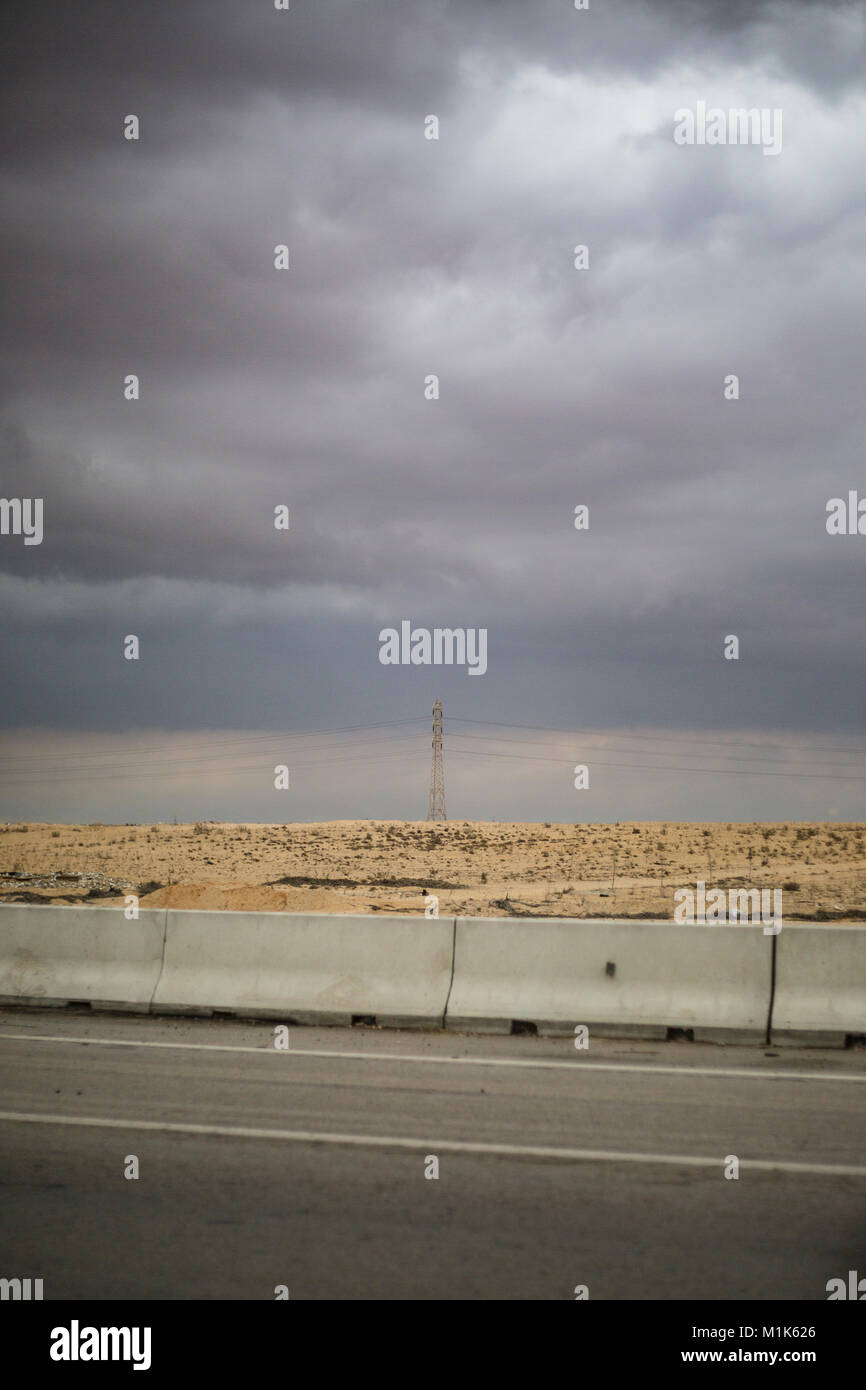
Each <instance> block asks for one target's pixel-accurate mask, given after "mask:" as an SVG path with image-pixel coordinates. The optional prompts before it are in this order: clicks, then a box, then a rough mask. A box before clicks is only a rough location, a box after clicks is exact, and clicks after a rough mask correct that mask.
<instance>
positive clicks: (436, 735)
mask: <svg viewBox="0 0 866 1390" xmlns="http://www.w3.org/2000/svg"><path fill="white" fill-rule="evenodd" d="M427 819H428V820H447V819H448V817H447V816H446V814H445V765H444V763H443V761H442V701H441V700H437V701H436V702H435V704H434V705H433V763H432V765H431V768H430V800H429V801H428V803H427Z"/></svg>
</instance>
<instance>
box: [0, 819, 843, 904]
mask: <svg viewBox="0 0 866 1390" xmlns="http://www.w3.org/2000/svg"><path fill="white" fill-rule="evenodd" d="M864 847H866V826H864V825H861V824H854V825H837V824H818V825H805V824H792V825H786V824H775V825H757V824H746V825H729V824H709V823H708V824H705V825H700V824H673V823H652V822H643V823H641V824H622V825H549V824H545V825H532V824H502V823H499V822H478V821H449V822H447V823H431V822H425V821H414V822H411V821H328V822H325V823H322V824H318V825H316V824H295V825H230V824H198V825H120V826H117V825H114V826H111V825H0V901H2V902H12V901H19V902H21V901H24V902H36V901H43V900H44V901H52V902H75V901H80V900H81V899H82V898H86V899H87V900H89V901H92V902H94V903H100V902H101V903H108V902H115V903H116V902H118V901H122V897H123V894H124V893H125V892H137V893H138V894H139V895H140V898H141V902H142V905H143V906H148V907H164V906H171V907H196V908H223V909H235V910H236V911H274V912H305V911H310V912H313V911H315V912H404V913H405V912H408V913H418V914H423V911H424V890H425V889H426V890H428V891H429V892H431V893H435V894H436V896H437V897H438V899H439V913H440V915H441V916H454V915H463V916H485V917H497V916H508V915H516V916H531V915H537V916H551V917H605V916H611V917H630V916H633V917H639V916H643V917H658V918H670V917H672V915H673V908H674V898H673V894H674V890H675V889H676V888H678V887H688V886H691V887H694V885H695V882H696V880H698V879H703V880H704V881H705V882H706V884H707V886H708V887H713V888H722V889H728V888H734V887H741V886H742V887H748V886H752V887H767V888H782V890H783V905H784V907H783V910H784V916H785V918H786V919H787V920H797V918H800V919H804V918H805V919H816V918H817V919H818V920H824V921H832V920H848V921H858V920H859V921H863V920H866V859H864Z"/></svg>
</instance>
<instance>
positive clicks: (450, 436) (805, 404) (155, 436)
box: [0, 0, 866, 821]
mask: <svg viewBox="0 0 866 1390" xmlns="http://www.w3.org/2000/svg"><path fill="white" fill-rule="evenodd" d="M4 24H5V26H6V28H7V30H8V31H10V37H11V59H10V60H9V64H8V67H9V74H8V77H7V80H6V83H5V90H4V92H3V94H2V99H0V107H2V132H3V135H2V140H3V168H2V180H3V201H4V207H5V212H6V216H5V219H4V228H3V234H2V236H3V257H4V265H5V267H6V270H7V278H6V280H5V285H4V291H3V293H4V294H5V296H6V299H7V303H6V304H5V305H4V308H5V315H4V318H5V322H6V326H7V331H6V334H5V339H4V346H3V354H2V401H0V405H2V435H0V442H2V467H0V495H2V496H3V497H6V498H13V497H18V498H25V497H29V498H37V497H38V498H42V499H44V539H43V541H42V544H41V545H31V546H25V545H24V543H23V537H22V536H16V535H11V534H10V535H4V536H0V571H2V573H0V644H2V645H0V650H2V654H3V656H2V667H3V682H2V690H3V699H2V730H0V753H2V755H3V761H2V767H0V816H2V817H4V818H6V819H19V818H21V819H24V818H27V819H40V820H54V819H57V820H79V819H83V820H91V819H102V820H114V819H119V820H141V819H148V820H157V819H171V818H172V817H174V816H177V817H178V819H190V818H196V817H209V818H214V819H218V818H219V819H230V820H241V819H246V818H250V819H265V820H291V819H303V820H310V819H319V818H329V817H356V816H372V817H386V816H395V817H397V816H407V817H409V818H413V819H417V818H423V817H424V815H425V813H426V803H427V779H428V773H429V758H430V736H429V716H430V708H431V706H432V703H433V700H434V698H436V697H437V696H439V697H441V698H442V700H443V703H444V707H445V728H446V755H445V756H446V787H447V794H448V810H449V815H450V816H451V817H453V818H461V817H479V818H485V819H499V820H510V819H516V820H522V819H540V820H568V821H572V820H573V821H584V820H589V821H601V820H606V819H613V820H617V819H622V820H624V819H662V818H675V819H702V820H718V819H737V820H740V819H742V820H751V819H782V818H791V817H793V818H796V819H821V818H825V817H828V816H829V817H838V818H840V819H848V820H852V819H862V818H863V815H864V793H866V701H864V673H866V672H864V668H866V644H864V635H866V632H864V629H866V621H864V612H866V604H864V572H866V571H864V557H866V536H861V535H850V536H849V535H846V536H831V535H828V533H827V530H826V526H825V521H826V506H827V502H828V499H830V498H832V497H837V496H842V497H845V498H847V495H848V492H849V491H850V490H852V489H853V490H859V495H860V496H866V470H864V466H863V459H864V434H866V431H864V416H866V406H864V400H866V390H864V383H863V376H864V350H863V347H864V333H866V5H864V4H863V3H860V0H858V2H857V3H833V0H820V3H810V2H808V0H798V3H794V2H793V0H791V2H790V3H784V0H778V3H768V4H761V3H753V2H752V0H750V3H748V4H746V3H734V2H733V0H726V3H724V4H721V3H715V2H714V3H710V0H707V3H699V0H646V3H639V0H616V2H614V0H590V8H589V9H588V10H586V11H576V10H575V9H574V6H573V3H571V0H534V2H533V3H528V0H520V2H519V3H518V0H514V3H511V2H510V0H450V2H449V0H339V2H338V0H291V9H290V10H289V11H288V12H282V11H277V10H275V9H274V6H273V4H272V0H200V3H196V2H195V0H174V2H173V3H171V4H169V3H161V4H141V3H140V0H134V2H133V0H104V3H97V2H96V0H78V3H76V4H74V5H68V4H59V3H58V4H40V5H34V4H32V3H30V0H22V2H21V3H12V2H11V0H9V2H8V3H7V6H6V7H5V19H4ZM699 102H704V103H706V105H707V106H708V107H720V108H722V109H724V110H725V111H727V110H728V109H730V108H740V107H747V108H752V107H754V108H759V109H766V110H767V111H776V110H778V111H781V112H782V148H781V151H780V152H779V153H778V154H777V155H766V154H765V153H764V151H763V149H762V147H761V145H760V144H752V145H745V144H741V145H733V144H728V145H714V146H711V145H679V144H677V143H676V142H675V141H674V139H673V132H674V127H675V120H674V113H675V112H676V111H677V110H680V109H683V108H686V109H696V107H697V104H698V103H699ZM130 114H135V115H137V116H138V117H139V120H140V138H139V139H138V140H137V141H133V140H126V139H125V138H124V118H125V117H126V116H128V115H130ZM431 115H435V116H436V117H437V119H438V122H439V132H438V133H439V138H438V140H433V139H427V138H425V118H427V117H428V116H431ZM279 244H285V245H287V246H288V247H289V252H290V265H289V269H288V270H277V269H275V266H274V248H275V247H276V246H277V245H279ZM578 244H584V245H586V246H587V247H588V248H589V268H588V269H586V270H577V269H575V266H574V248H575V246H576V245H578ZM130 373H135V374H137V375H138V376H139V378H140V389H141V398H140V399H139V400H137V401H128V400H125V399H124V379H125V378H126V377H127V376H128V375H129V374H130ZM732 373H734V374H736V375H737V376H738V377H739V392H740V394H739V399H738V400H728V399H726V398H725V378H726V377H727V376H728V375H729V374H732ZM430 374H436V375H437V376H438V378H439V399H438V400H428V399H425V389H424V384H425V378H426V377H428V375H430ZM280 504H284V505H286V506H288V507H289V509H290V518H291V520H290V528H289V530H288V531H278V530H276V529H275V526H274V508H275V507H276V506H278V505H280ZM578 504H584V505H586V506H587V507H588V508H589V529H588V530H584V531H577V530H575V528H574V509H575V506H577V505H578ZM402 619H410V620H411V621H412V623H413V625H415V626H423V627H427V628H431V629H432V628H434V627H437V626H441V627H451V628H455V627H461V628H474V629H478V628H486V629H487V633H488V638H487V642H488V658H487V670H486V673H485V674H484V675H479V676H475V677H473V676H470V675H469V674H468V672H467V671H466V669H465V668H450V669H447V668H441V667H435V666H409V667H402V666H401V667H396V666H384V665H382V664H381V663H380V661H379V659H378V658H379V646H380V644H379V632H380V629H382V628H385V627H399V624H400V621H401V620H402ZM130 634H135V635H136V636H137V637H138V638H139V640H140V657H139V659H138V660H137V661H134V660H126V659H125V658H124V638H125V637H126V636H127V635H130ZM730 634H734V635H736V636H738V638H739V643H740V654H739V660H736V661H734V660H726V659H725V658H724V655H723V650H724V644H725V638H726V637H727V636H728V635H730ZM403 720H412V721H415V722H413V723H406V724H402V723H401V724H399V725H396V724H395V725H394V727H384V726H387V725H389V722H390V721H403ZM460 720H466V721H470V720H471V721H486V722H485V723H480V722H479V723H460V722H459V721H460ZM371 725H381V726H383V727H381V728H375V729H373V728H369V727H364V728H359V729H357V730H356V731H355V732H349V733H344V734H329V733H324V732H323V733H322V734H316V735H311V736H309V737H306V738H304V737H298V735H300V734H303V733H304V732H309V731H313V730H322V731H325V730H335V729H344V728H347V727H348V726H371ZM499 725H503V726H505V725H507V726H510V727H498V726H499ZM515 726H529V727H526V728H520V727H515ZM548 730H566V731H572V732H571V733H570V734H568V735H563V736H562V737H557V736H556V735H555V734H554V733H551V732H547V731H548ZM265 735H267V736H268V737H264V736H265ZM289 735H294V736H293V737H289ZM499 739H503V740H507V741H503V742H499V741H498V740H499ZM491 754H494V755H495V756H490V755H491ZM505 755H507V756H505ZM761 759H762V760H764V761H759V760H761ZM277 762H280V763H286V764H287V765H288V766H289V768H290V770H291V785H290V788H289V790H288V791H276V790H275V789H274V786H273V782H274V771H273V769H274V766H275V765H276V763H277ZM577 762H583V763H586V764H587V765H588V767H589V770H590V786H589V789H588V790H580V791H578V790H575V789H574V786H573V766H574V764H575V763H577ZM675 768H676V769H678V770H677V771H674V770H672V769H675ZM833 768H836V769H838V770H837V771H835V772H834V771H833ZM716 769H719V770H716ZM721 769H724V771H722V770H721ZM782 774H784V775H782ZM858 778H859V779H860V780H858Z"/></svg>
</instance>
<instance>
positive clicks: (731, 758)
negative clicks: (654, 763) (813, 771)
mask: <svg viewBox="0 0 866 1390" xmlns="http://www.w3.org/2000/svg"><path fill="white" fill-rule="evenodd" d="M604 737H605V738H610V739H614V740H615V739H616V737H617V736H616V735H605V736H604ZM625 737H628V736H627V735H625ZM451 738H452V739H455V738H463V739H467V738H468V739H475V740H477V741H481V742H485V743H487V742H489V743H519V744H520V745H521V747H523V748H537V747H539V746H544V747H546V746H548V743H549V742H550V741H549V740H548V741H547V742H545V740H543V739H535V740H532V739H518V738H506V737H505V736H504V734H451ZM565 738H566V735H565V734H563V735H562V738H560V739H558V740H556V741H557V742H559V743H562V742H564V740H565ZM758 746H759V747H760V745H758ZM619 751H623V752H626V753H630V752H632V750H631V749H624V750H619V749H616V748H613V749H611V752H613V753H616V752H619ZM634 751H635V752H636V753H640V752H641V751H642V750H640V749H637V750H634ZM647 751H649V752H650V753H651V750H647ZM651 755H652V754H651ZM657 755H658V756H659V757H664V758H715V759H716V760H717V761H719V760H721V759H723V758H724V759H726V760H727V761H728V762H736V763H775V764H778V763H779V762H780V761H781V759H779V758H756V757H748V758H738V757H737V756H736V754H730V755H729V754H724V753H691V752H689V753H678V752H676V750H674V749H671V750H666V749H660V750H657ZM809 765H810V767H849V766H850V762H825V763H822V762H816V761H815V760H814V759H810V763H809Z"/></svg>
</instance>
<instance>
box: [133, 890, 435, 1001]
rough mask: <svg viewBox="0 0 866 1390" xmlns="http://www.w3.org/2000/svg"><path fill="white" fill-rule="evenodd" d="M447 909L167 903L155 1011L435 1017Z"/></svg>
mask: <svg viewBox="0 0 866 1390" xmlns="http://www.w3.org/2000/svg"><path fill="white" fill-rule="evenodd" d="M453 940H454V919H453V918H443V919H441V920H434V919H430V920H427V919H425V918H423V917H384V918H383V917H374V916H349V915H346V916H341V915H334V916H330V915H329V916H324V915H319V916H311V915H309V914H306V913H282V912H258V913H253V912H172V911H170V912H169V914H168V925H167V929H166V948H165V963H164V968H163V973H162V975H161V977H160V981H159V985H158V987H157V990H156V994H155V996H154V1001H153V1007H154V1011H155V1012H162V1013H200V1014H212V1013H214V1012H230V1013H233V1014H238V1015H240V1016H246V1017H258V1018H276V1019H280V1020H281V1021H283V1022H290V1021H292V1020H293V1021H295V1022H297V1023H336V1024H348V1023H351V1022H352V1020H353V1019H360V1018H364V1019H366V1018H373V1019H375V1020H376V1022H377V1023H384V1024H388V1025H391V1026H394V1027H412V1026H419V1027H420V1026H425V1025H426V1026H431V1025H432V1026H436V1027H441V1026H442V1022H443V1018H444V1014H445V1005H446V1002H447V999H448V988H449V985H450V982H451V962H452V951H453Z"/></svg>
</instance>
